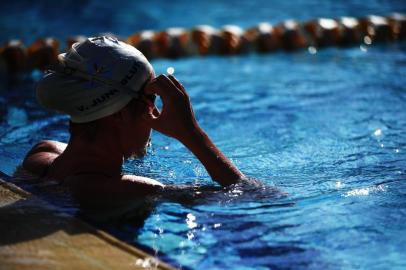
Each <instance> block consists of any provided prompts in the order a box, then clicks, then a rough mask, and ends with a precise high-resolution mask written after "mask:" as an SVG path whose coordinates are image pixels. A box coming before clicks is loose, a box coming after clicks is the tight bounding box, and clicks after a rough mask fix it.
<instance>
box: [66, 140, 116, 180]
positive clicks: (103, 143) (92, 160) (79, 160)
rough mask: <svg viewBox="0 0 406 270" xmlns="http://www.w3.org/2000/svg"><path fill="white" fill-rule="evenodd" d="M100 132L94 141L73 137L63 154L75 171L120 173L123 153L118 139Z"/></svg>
mask: <svg viewBox="0 0 406 270" xmlns="http://www.w3.org/2000/svg"><path fill="white" fill-rule="evenodd" d="M108 135H109V134H101V135H100V136H98V137H97V138H96V139H95V140H94V141H92V142H87V141H84V140H83V139H81V138H80V137H73V138H71V140H70V141H69V143H68V146H67V147H66V150H65V151H64V153H63V155H64V158H65V159H67V160H70V161H71V162H70V163H71V164H72V166H73V167H74V168H75V169H74V170H75V171H76V172H84V171H86V172H89V171H91V172H95V173H101V174H107V175H117V174H120V173H121V166H122V164H123V153H122V152H121V151H120V149H121V146H120V144H119V140H118V139H114V138H113V137H112V136H110V137H109V136H108Z"/></svg>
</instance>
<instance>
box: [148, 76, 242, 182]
mask: <svg viewBox="0 0 406 270" xmlns="http://www.w3.org/2000/svg"><path fill="white" fill-rule="evenodd" d="M145 92H146V94H157V95H159V96H160V97H161V98H162V101H163V108H162V112H159V111H158V109H157V108H156V107H155V106H153V107H152V109H151V110H150V113H149V115H148V119H146V120H147V121H148V122H149V123H150V125H151V126H152V128H154V129H155V130H157V131H159V132H161V133H163V134H165V135H167V136H170V137H173V138H175V139H177V140H179V141H180V142H182V143H183V144H184V145H185V146H186V147H187V148H188V149H189V150H190V151H191V152H192V153H193V154H194V155H195V156H196V157H197V158H198V159H199V160H200V162H201V163H202V164H203V165H204V167H205V168H206V170H207V172H208V173H209V174H210V176H211V177H212V179H213V180H214V181H216V182H218V183H219V184H220V185H222V186H229V185H231V184H235V183H237V182H239V180H241V179H242V178H244V177H245V176H244V174H243V173H241V172H240V171H239V170H238V168H237V167H236V166H235V165H234V164H233V163H232V162H231V161H230V160H229V159H228V158H227V157H226V156H225V155H224V154H223V153H222V152H221V151H220V150H219V149H218V148H217V147H216V146H215V145H214V144H213V142H212V141H211V140H210V138H209V137H208V136H207V134H206V133H205V132H204V131H203V130H202V129H201V128H200V126H199V125H198V123H197V121H196V119H195V116H194V112H193V109H192V105H191V103H190V99H189V95H188V94H187V92H186V90H185V88H184V87H183V86H182V85H181V84H180V83H179V81H177V80H176V79H175V77H173V76H171V75H169V76H168V77H166V76H165V75H160V76H159V77H157V78H156V79H155V80H153V81H152V82H151V83H150V84H149V85H148V86H147V88H146V90H145Z"/></svg>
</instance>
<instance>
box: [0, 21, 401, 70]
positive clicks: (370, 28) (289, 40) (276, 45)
mask: <svg viewBox="0 0 406 270" xmlns="http://www.w3.org/2000/svg"><path fill="white" fill-rule="evenodd" d="M405 37H406V15H405V14H399V13H394V14H391V15H389V16H386V17H383V16H377V15H370V16H366V17H362V18H353V17H341V18H338V19H327V18H320V19H315V20H310V21H306V22H301V23H300V22H297V21H295V20H287V21H284V22H281V23H279V24H276V25H271V24H269V23H260V24H258V25H256V26H254V27H251V28H248V29H245V30H243V29H241V28H240V27H238V26H235V25H227V26H224V27H222V28H221V29H215V28H213V27H211V26H207V25H201V26H196V27H194V28H192V29H183V28H169V29H166V30H164V31H141V32H138V33H135V34H133V35H131V36H129V37H128V38H120V37H118V39H119V40H122V41H125V42H127V43H129V44H131V45H133V46H134V47H136V48H138V49H139V50H140V51H142V52H143V53H144V55H145V56H146V57H147V58H148V59H150V60H151V59H155V58H181V57H187V56H197V55H200V56H206V55H237V54H244V53H249V52H254V51H255V52H258V53H268V52H274V51H277V50H286V51H294V50H299V49H306V48H307V49H308V50H309V52H310V53H315V52H316V51H317V50H318V49H319V48H323V47H331V46H341V47H346V46H356V45H370V44H372V43H378V42H381V43H382V42H393V41H398V40H401V39H404V38H405ZM84 38H85V37H83V36H76V37H70V38H68V39H67V40H66V47H65V48H70V46H71V45H72V44H73V43H75V42H77V41H80V40H83V39H84ZM59 51H60V42H59V41H58V40H57V39H54V38H42V39H38V40H36V41H35V42H34V43H33V44H31V45H30V46H29V47H25V46H24V44H23V43H22V42H21V41H19V40H11V41H9V42H7V44H5V46H3V47H2V48H1V49H0V65H2V66H3V69H5V70H6V72H7V73H9V74H14V73H20V72H28V71H31V70H34V69H39V70H44V69H46V68H47V66H48V65H50V64H52V63H54V62H55V61H56V60H57V55H58V54H59Z"/></svg>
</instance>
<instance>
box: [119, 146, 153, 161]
mask: <svg viewBox="0 0 406 270" xmlns="http://www.w3.org/2000/svg"><path fill="white" fill-rule="evenodd" d="M147 150H148V145H146V146H144V147H143V148H141V149H137V150H135V151H133V152H131V153H129V154H126V155H125V156H124V157H125V158H126V159H137V158H142V157H144V156H145V155H146V154H147Z"/></svg>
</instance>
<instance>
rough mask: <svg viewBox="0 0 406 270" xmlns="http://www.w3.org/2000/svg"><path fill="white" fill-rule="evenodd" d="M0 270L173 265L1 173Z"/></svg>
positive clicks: (166, 267) (167, 268) (167, 269)
mask: <svg viewBox="0 0 406 270" xmlns="http://www.w3.org/2000/svg"><path fill="white" fill-rule="evenodd" d="M0 231H1V232H2V234H3V236H2V237H1V238H0V270H2V269H10V270H13V269H32V268H41V269H55V268H58V269H77V270H80V269H162V270H172V269H175V268H174V267H172V266H170V265H168V264H166V263H164V262H162V261H160V260H159V259H157V258H156V257H153V256H151V255H149V254H147V253H145V252H144V251H142V250H139V249H137V248H135V247H133V246H131V245H128V244H126V243H124V242H122V241H120V240H118V239H117V238H115V237H114V236H112V235H110V234H108V233H107V232H104V231H101V230H98V229H96V228H94V227H93V226H91V225H89V224H87V223H86V222H84V221H82V220H79V219H77V218H76V217H73V216H70V215H67V214H65V213H62V212H60V211H58V209H57V208H56V207H54V206H52V205H50V204H48V203H46V202H44V201H42V200H41V199H39V198H37V197H36V196H34V195H32V194H31V193H29V192H27V191H25V190H23V189H21V188H20V187H18V186H16V185H14V184H12V183H10V182H7V181H5V180H3V179H2V178H1V177H0Z"/></svg>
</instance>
